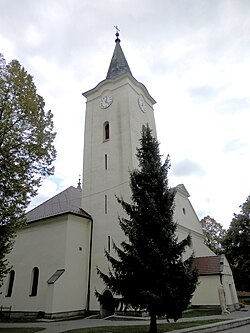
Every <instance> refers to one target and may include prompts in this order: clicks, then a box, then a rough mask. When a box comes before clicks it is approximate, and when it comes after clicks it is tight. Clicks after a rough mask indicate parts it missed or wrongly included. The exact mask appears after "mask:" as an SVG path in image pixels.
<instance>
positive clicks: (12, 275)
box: [6, 270, 15, 297]
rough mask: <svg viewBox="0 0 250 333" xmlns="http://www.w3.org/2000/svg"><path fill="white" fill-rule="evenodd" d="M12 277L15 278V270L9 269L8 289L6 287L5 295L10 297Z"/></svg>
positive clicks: (12, 283) (12, 284)
mask: <svg viewBox="0 0 250 333" xmlns="http://www.w3.org/2000/svg"><path fill="white" fill-rule="evenodd" d="M14 279H15V271H13V270H11V271H10V272H9V283H8V289H7V294H6V297H11V295H12V291H13V286H14Z"/></svg>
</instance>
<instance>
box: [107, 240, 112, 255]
mask: <svg viewBox="0 0 250 333" xmlns="http://www.w3.org/2000/svg"><path fill="white" fill-rule="evenodd" d="M107 241H108V244H107V245H108V246H107V247H108V253H110V243H111V237H110V236H108V239H107Z"/></svg>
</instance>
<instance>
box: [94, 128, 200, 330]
mask: <svg viewBox="0 0 250 333" xmlns="http://www.w3.org/2000/svg"><path fill="white" fill-rule="evenodd" d="M140 145H141V146H140V148H138V149H137V158H138V161H139V168H138V169H136V170H133V171H132V172H130V187H131V193H132V195H131V203H128V202H125V201H124V200H123V198H117V200H118V202H119V203H120V204H121V205H122V207H123V209H124V210H125V212H126V217H121V218H119V223H120V226H121V229H122V230H123V232H124V234H125V235H126V237H127V241H124V242H122V243H121V246H117V245H115V244H114V245H113V246H114V249H115V251H116V253H117V257H113V256H111V255H110V254H109V253H108V252H107V251H106V252H105V255H106V257H107V259H108V261H109V262H110V264H111V266H112V269H110V270H109V272H108V274H105V273H104V272H101V271H100V270H99V269H97V271H98V274H99V275H100V277H101V278H102V279H103V281H104V283H105V284H106V285H107V287H108V288H109V289H110V290H111V291H112V292H113V293H114V294H116V295H120V296H121V297H122V300H123V303H124V304H125V306H126V307H129V306H130V307H132V308H134V309H137V310H141V311H148V312H149V315H150V330H149V332H150V333H155V332H157V316H163V315H166V317H167V319H169V318H173V319H174V320H175V321H176V320H177V319H178V318H180V317H181V315H182V311H183V310H185V309H186V308H187V306H188V305H189V302H190V299H191V297H192V294H193V292H194V291H195V288H196V284H197V280H198V273H197V270H196V269H193V268H192V261H193V256H191V257H190V258H189V259H187V260H186V261H183V259H182V255H183V252H184V251H185V248H186V246H189V245H190V241H191V237H190V235H189V236H188V237H187V238H185V239H184V240H182V241H181V242H178V239H177V236H176V233H175V232H176V227H177V225H176V223H175V222H174V221H173V213H174V197H175V192H174V190H173V189H170V188H169V185H168V170H169V168H170V161H169V157H168V158H167V159H166V161H165V163H162V162H161V155H160V153H159V144H158V141H157V140H156V139H155V138H154V137H153V136H152V131H151V129H150V128H149V126H148V125H147V126H143V129H142V137H141V139H140ZM98 295H99V294H98V293H97V296H98ZM99 296H100V295H99Z"/></svg>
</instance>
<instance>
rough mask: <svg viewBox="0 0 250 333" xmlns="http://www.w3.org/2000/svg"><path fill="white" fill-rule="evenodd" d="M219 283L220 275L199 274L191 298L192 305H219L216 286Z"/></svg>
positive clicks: (217, 286)
mask: <svg viewBox="0 0 250 333" xmlns="http://www.w3.org/2000/svg"><path fill="white" fill-rule="evenodd" d="M219 285H220V276H219V275H211V276H200V277H199V284H198V285H197V288H196V291H195V293H194V296H193V298H192V300H191V303H192V305H196V306H206V305H210V306H212V305H213V306H215V305H216V306H217V305H220V301H219V296H218V288H219Z"/></svg>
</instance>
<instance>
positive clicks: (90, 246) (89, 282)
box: [86, 218, 93, 315]
mask: <svg viewBox="0 0 250 333" xmlns="http://www.w3.org/2000/svg"><path fill="white" fill-rule="evenodd" d="M92 243H93V220H92V218H90V240H89V274H88V291H87V304H86V314H87V315H88V314H89V307H90V284H91V264H92Z"/></svg>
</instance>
